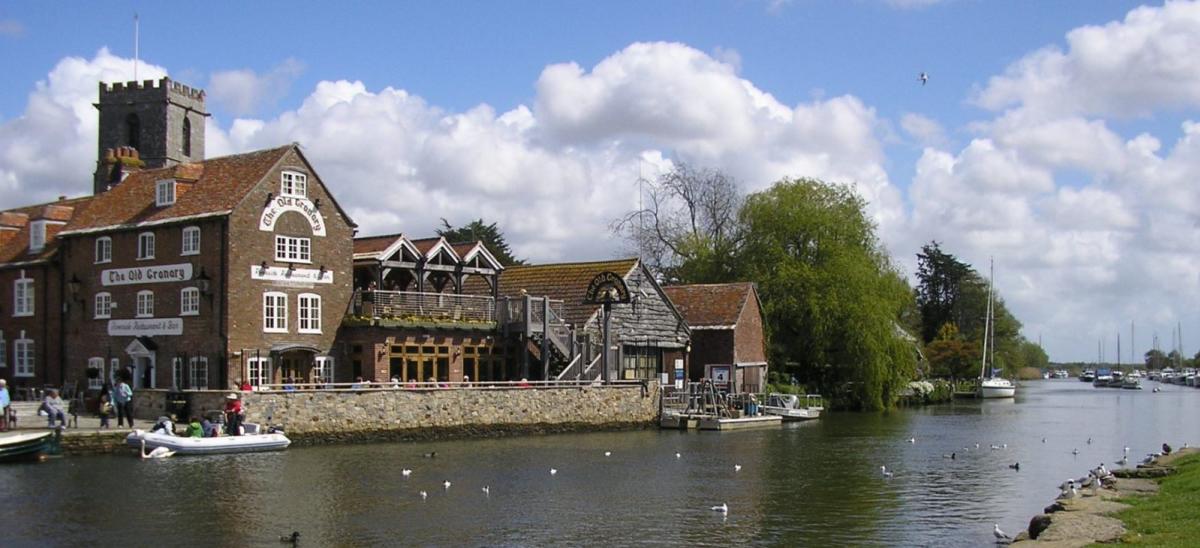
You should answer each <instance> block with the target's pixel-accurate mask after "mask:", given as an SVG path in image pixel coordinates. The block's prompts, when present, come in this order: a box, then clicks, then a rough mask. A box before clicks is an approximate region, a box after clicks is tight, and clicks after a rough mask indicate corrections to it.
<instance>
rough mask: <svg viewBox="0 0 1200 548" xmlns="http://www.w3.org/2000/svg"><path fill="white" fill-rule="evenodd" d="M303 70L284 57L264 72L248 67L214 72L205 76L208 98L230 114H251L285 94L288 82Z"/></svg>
mask: <svg viewBox="0 0 1200 548" xmlns="http://www.w3.org/2000/svg"><path fill="white" fill-rule="evenodd" d="M303 71H304V65H303V64H302V63H301V62H300V61H297V60H295V59H287V60H285V61H284V62H283V63H280V64H279V65H278V66H276V67H275V68H273V69H271V70H270V71H268V72H267V73H266V74H258V73H256V72H254V71H253V70H250V69H238V70H225V71H220V72H215V73H213V75H212V76H211V77H210V78H209V81H208V89H207V90H205V91H206V93H207V94H208V98H209V99H210V100H212V101H213V102H215V103H217V104H218V105H221V106H224V107H225V108H227V109H229V111H230V112H231V113H232V114H234V115H239V116H240V115H245V114H253V113H254V112H255V111H257V110H258V109H259V108H260V107H263V106H270V105H273V104H274V103H275V102H277V101H278V100H279V99H281V98H283V97H285V96H286V95H287V92H288V88H289V87H291V84H292V82H293V81H294V80H295V79H296V77H297V76H299V75H300V73H301V72H303Z"/></svg>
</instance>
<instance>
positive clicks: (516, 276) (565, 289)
mask: <svg viewBox="0 0 1200 548" xmlns="http://www.w3.org/2000/svg"><path fill="white" fill-rule="evenodd" d="M637 265H638V260H637V259H636V258H631V259H618V260H612V261H597V262H590V263H561V264H544V265H512V266H509V267H508V268H507V269H506V270H505V271H504V273H503V274H501V275H500V295H501V296H510V297H516V296H519V295H520V294H521V290H522V289H524V290H525V291H526V292H528V294H529V295H532V296H534V297H541V296H548V297H550V298H551V299H560V300H562V301H563V316H565V319H566V321H568V322H570V323H573V324H576V325H582V324H583V323H584V322H586V321H587V320H588V318H591V316H592V314H594V313H595V312H596V310H597V309H598V308H599V307H598V306H597V305H594V304H583V297H584V295H585V294H586V293H587V288H588V284H589V283H591V281H592V278H595V277H596V275H597V274H599V273H601V272H605V271H609V272H615V273H617V274H620V275H621V277H623V278H624V277H627V276H628V275H629V273H630V272H632V271H633V269H634V268H635V267H637ZM472 278H474V277H472Z"/></svg>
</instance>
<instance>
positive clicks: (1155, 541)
mask: <svg viewBox="0 0 1200 548" xmlns="http://www.w3.org/2000/svg"><path fill="white" fill-rule="evenodd" d="M1175 467H1176V470H1177V472H1176V473H1175V474H1173V475H1170V476H1167V477H1165V478H1163V479H1162V480H1160V485H1161V487H1160V490H1159V492H1158V494H1156V495H1151V496H1145V497H1133V498H1127V499H1123V500H1122V501H1121V502H1124V503H1128V504H1129V505H1130V506H1132V508H1129V509H1127V510H1122V511H1121V512H1119V513H1117V514H1116V516H1115V517H1116V518H1117V519H1120V520H1121V521H1123V522H1125V528H1126V529H1128V530H1129V532H1128V533H1126V534H1125V536H1124V537H1123V538H1122V539H1121V540H1122V543H1123V544H1137V545H1140V546H1188V547H1191V546H1200V454H1196V455H1191V456H1188V457H1184V458H1182V459H1180V460H1178V461H1176V462H1175Z"/></svg>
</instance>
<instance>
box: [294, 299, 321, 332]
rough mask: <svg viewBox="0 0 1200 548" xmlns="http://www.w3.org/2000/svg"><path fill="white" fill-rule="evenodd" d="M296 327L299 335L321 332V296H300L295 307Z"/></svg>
mask: <svg viewBox="0 0 1200 548" xmlns="http://www.w3.org/2000/svg"><path fill="white" fill-rule="evenodd" d="M296 308H297V310H296V315H297V318H296V319H297V322H296V327H297V328H299V330H300V332H301V333H320V332H321V296H320V295H315V294H313V293H302V294H300V299H299V306H297V307H296Z"/></svg>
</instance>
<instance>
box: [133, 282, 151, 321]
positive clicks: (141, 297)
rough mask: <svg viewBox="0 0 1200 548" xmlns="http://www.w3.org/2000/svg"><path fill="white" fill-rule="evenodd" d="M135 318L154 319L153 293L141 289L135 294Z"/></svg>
mask: <svg viewBox="0 0 1200 548" xmlns="http://www.w3.org/2000/svg"><path fill="white" fill-rule="evenodd" d="M134 317H135V318H153V317H154V292H153V291H150V290H149V289H143V290H141V291H138V292H137V307H136V309H135V310H134Z"/></svg>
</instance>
